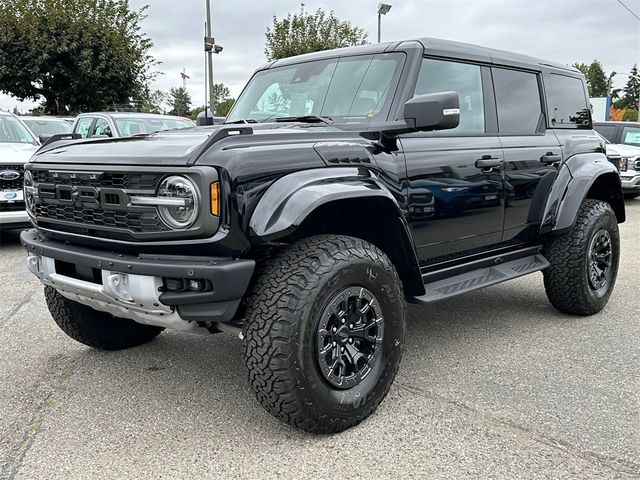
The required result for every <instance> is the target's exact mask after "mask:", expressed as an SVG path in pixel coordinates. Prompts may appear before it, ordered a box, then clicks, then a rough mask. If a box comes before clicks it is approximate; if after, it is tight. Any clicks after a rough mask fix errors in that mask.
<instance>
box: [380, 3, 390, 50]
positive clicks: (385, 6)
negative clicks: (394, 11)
mask: <svg viewBox="0 0 640 480" xmlns="http://www.w3.org/2000/svg"><path fill="white" fill-rule="evenodd" d="M389 10H391V5H389V4H388V3H379V4H378V43H380V21H381V19H382V15H386V14H387V13H388V12H389Z"/></svg>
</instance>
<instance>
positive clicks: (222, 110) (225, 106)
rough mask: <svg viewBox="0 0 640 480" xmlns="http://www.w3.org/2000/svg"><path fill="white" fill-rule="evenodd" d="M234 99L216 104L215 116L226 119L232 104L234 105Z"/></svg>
mask: <svg viewBox="0 0 640 480" xmlns="http://www.w3.org/2000/svg"><path fill="white" fill-rule="evenodd" d="M235 101H236V100H235V99H234V98H225V99H224V100H223V101H222V102H220V103H219V104H218V108H217V109H216V116H218V117H226V116H227V115H229V111H230V110H231V107H233V104H234V103H235Z"/></svg>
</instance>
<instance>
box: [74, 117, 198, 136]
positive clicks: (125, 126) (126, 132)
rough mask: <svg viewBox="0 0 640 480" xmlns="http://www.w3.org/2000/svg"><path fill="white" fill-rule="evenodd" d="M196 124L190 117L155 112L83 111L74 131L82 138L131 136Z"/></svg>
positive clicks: (76, 120)
mask: <svg viewBox="0 0 640 480" xmlns="http://www.w3.org/2000/svg"><path fill="white" fill-rule="evenodd" d="M195 125H196V124H195V122H193V121H192V120H190V119H188V118H184V117H174V116H171V115H156V114H153V113H136V112H99V113H82V114H80V115H78V116H77V117H76V119H75V120H74V122H73V133H78V134H80V136H81V137H82V138H89V137H130V136H132V135H139V134H141V133H155V132H161V131H164V130H173V129H175V128H189V127H194V126H195Z"/></svg>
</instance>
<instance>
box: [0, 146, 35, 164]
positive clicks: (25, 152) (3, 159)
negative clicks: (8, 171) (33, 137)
mask: <svg viewBox="0 0 640 480" xmlns="http://www.w3.org/2000/svg"><path fill="white" fill-rule="evenodd" d="M38 148H40V147H39V146H38V145H33V144H32V143H4V142H0V165H20V164H23V163H27V162H28V161H29V159H30V158H31V155H33V154H34V153H35V151H36V150H38Z"/></svg>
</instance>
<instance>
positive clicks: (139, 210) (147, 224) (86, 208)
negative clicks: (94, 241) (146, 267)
mask: <svg viewBox="0 0 640 480" xmlns="http://www.w3.org/2000/svg"><path fill="white" fill-rule="evenodd" d="M30 171H31V173H32V177H33V187H35V189H36V192H37V193H36V194H34V195H31V194H29V193H27V194H28V195H29V202H28V203H29V205H30V210H31V213H32V215H33V216H35V219H36V222H37V224H38V225H40V226H42V227H45V228H49V229H53V230H58V231H65V232H70V233H80V234H83V235H91V236H95V237H101V238H110V239H135V238H136V236H137V235H139V234H147V233H148V234H153V233H159V232H165V231H169V230H170V228H169V227H167V226H166V225H165V224H164V222H162V220H161V219H160V217H159V215H158V212H157V210H156V208H155V207H153V206H135V207H132V206H130V205H129V203H130V202H129V196H130V195H155V192H156V187H157V186H158V184H159V183H160V181H161V180H162V178H163V176H164V175H163V174H160V173H125V172H117V171H116V172H112V171H106V172H105V171H96V172H89V171H77V172H71V171H66V170H60V171H56V170H53V169H52V170H40V169H32V170H30Z"/></svg>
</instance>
